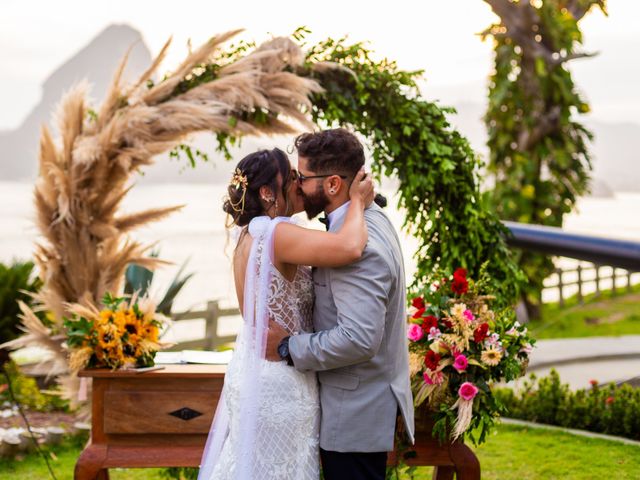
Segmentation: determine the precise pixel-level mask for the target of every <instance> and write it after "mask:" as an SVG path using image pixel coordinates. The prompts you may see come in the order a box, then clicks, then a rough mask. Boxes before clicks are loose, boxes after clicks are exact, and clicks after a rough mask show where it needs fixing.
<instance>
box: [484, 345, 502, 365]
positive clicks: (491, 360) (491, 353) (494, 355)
mask: <svg viewBox="0 0 640 480" xmlns="http://www.w3.org/2000/svg"><path fill="white" fill-rule="evenodd" d="M480 358H481V359H482V363H484V364H485V365H489V366H491V367H495V366H496V365H498V363H500V360H501V359H502V352H501V351H500V350H497V349H496V348H495V347H490V348H488V349H486V350H483V351H482V355H480Z"/></svg>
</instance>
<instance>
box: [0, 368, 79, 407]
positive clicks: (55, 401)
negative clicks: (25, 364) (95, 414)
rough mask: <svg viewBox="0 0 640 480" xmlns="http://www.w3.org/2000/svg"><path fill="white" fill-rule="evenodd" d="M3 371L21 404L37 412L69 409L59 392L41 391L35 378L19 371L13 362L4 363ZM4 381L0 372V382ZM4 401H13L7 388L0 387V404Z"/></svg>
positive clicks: (4, 378)
mask: <svg viewBox="0 0 640 480" xmlns="http://www.w3.org/2000/svg"><path fill="white" fill-rule="evenodd" d="M4 371H5V372H6V374H7V375H8V376H9V379H10V380H11V387H12V389H13V393H14V395H15V396H16V400H17V401H18V402H20V404H21V405H23V406H25V407H27V408H29V409H31V410H35V411H38V412H51V411H53V410H58V411H59V410H68V409H69V403H68V401H66V400H64V399H63V398H62V397H61V396H60V395H59V392H57V391H55V390H43V391H41V390H40V389H39V388H38V385H37V383H36V380H35V379H34V378H30V377H27V376H25V375H24V374H23V373H21V372H20V369H19V367H18V366H17V365H16V364H15V363H14V362H7V363H5V365H4ZM6 381H7V379H6V377H5V376H4V375H1V374H0V384H4V383H5V382H6ZM0 387H3V385H0ZM4 402H10V403H13V399H12V398H11V396H10V393H9V389H8V388H0V404H2V403H4Z"/></svg>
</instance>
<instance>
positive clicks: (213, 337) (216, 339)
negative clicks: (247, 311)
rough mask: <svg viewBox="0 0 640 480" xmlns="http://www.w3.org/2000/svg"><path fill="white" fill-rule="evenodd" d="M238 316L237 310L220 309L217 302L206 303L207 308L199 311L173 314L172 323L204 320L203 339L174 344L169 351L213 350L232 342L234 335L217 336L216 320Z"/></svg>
mask: <svg viewBox="0 0 640 480" xmlns="http://www.w3.org/2000/svg"><path fill="white" fill-rule="evenodd" d="M236 315H240V310H239V309H238V308H221V307H220V304H219V303H218V301H217V300H213V301H210V302H207V308H206V309H205V310H199V311H193V310H190V311H187V312H183V313H174V314H173V321H174V322H179V321H181V320H199V319H204V320H205V334H204V338H200V339H196V340H189V341H186V342H180V343H176V344H175V345H174V346H173V347H171V348H170V349H169V350H198V349H204V350H215V349H216V348H218V347H220V346H221V345H224V344H225V343H229V342H233V341H234V340H235V339H236V335H235V334H234V335H223V336H221V335H218V320H219V319H220V318H221V317H231V316H236Z"/></svg>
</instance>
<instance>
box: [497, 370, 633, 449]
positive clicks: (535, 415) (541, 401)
mask: <svg viewBox="0 0 640 480" xmlns="http://www.w3.org/2000/svg"><path fill="white" fill-rule="evenodd" d="M495 395H496V397H497V398H498V399H499V400H500V401H501V402H502V403H503V404H504V405H505V407H506V409H507V414H506V416H509V417H512V418H519V419H522V420H529V421H532V422H538V423H545V424H549V425H558V426H561V427H567V428H577V429H581V430H588V431H591V432H598V433H606V434H609V435H618V436H622V437H627V438H630V439H633V440H640V389H637V388H633V387H631V386H630V385H627V384H624V385H620V386H618V385H616V384H614V383H611V384H609V385H604V386H602V385H598V382H597V381H596V380H592V381H591V387H590V388H586V389H581V390H577V391H575V392H574V391H571V390H570V389H569V386H568V385H566V384H563V383H562V382H561V381H560V376H559V375H558V372H556V371H555V370H551V373H550V374H549V376H547V377H543V378H540V379H538V378H537V377H536V376H535V375H533V374H532V375H530V376H529V379H528V380H527V381H525V384H524V388H523V389H522V390H520V391H519V392H514V391H513V390H512V389H510V388H500V389H496V390H495Z"/></svg>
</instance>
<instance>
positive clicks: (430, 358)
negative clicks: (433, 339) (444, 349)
mask: <svg viewBox="0 0 640 480" xmlns="http://www.w3.org/2000/svg"><path fill="white" fill-rule="evenodd" d="M438 362H440V355H438V354H437V353H436V352H434V351H433V350H429V351H428V352H427V354H426V355H425V356H424V364H425V365H426V366H427V368H428V369H430V370H435V369H436V368H438Z"/></svg>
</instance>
